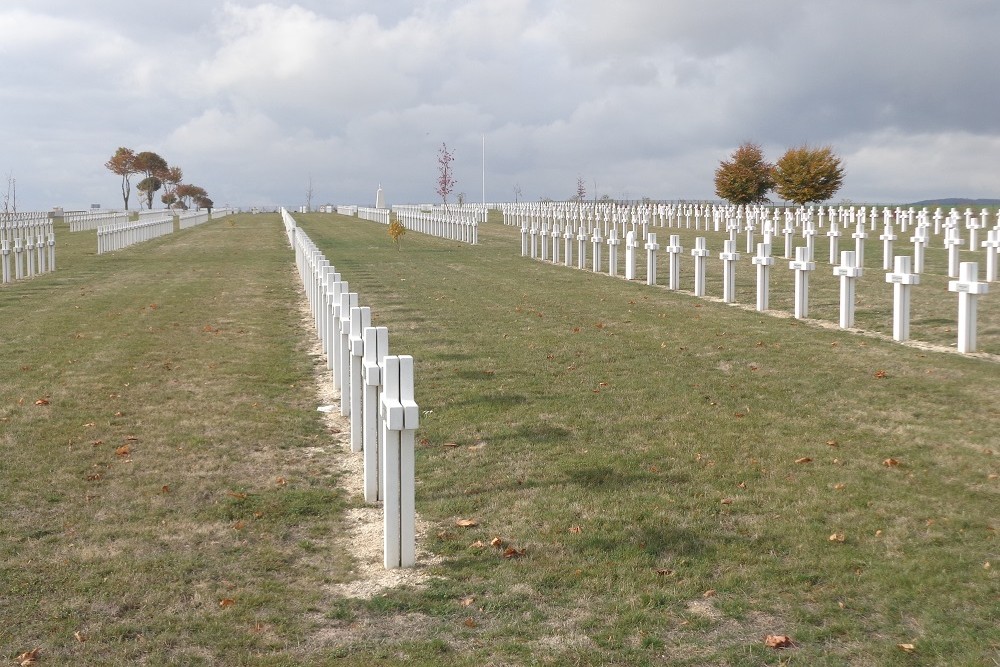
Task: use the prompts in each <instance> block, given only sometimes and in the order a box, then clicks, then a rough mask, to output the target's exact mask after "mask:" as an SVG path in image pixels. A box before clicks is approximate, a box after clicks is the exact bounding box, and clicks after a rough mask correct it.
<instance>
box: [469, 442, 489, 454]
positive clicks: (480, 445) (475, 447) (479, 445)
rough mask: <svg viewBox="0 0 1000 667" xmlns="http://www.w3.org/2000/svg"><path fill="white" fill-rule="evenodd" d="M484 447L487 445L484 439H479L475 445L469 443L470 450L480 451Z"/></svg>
mask: <svg viewBox="0 0 1000 667" xmlns="http://www.w3.org/2000/svg"><path fill="white" fill-rule="evenodd" d="M484 447H486V443H485V442H484V441H482V440H480V441H478V442H477V443H476V444H474V445H469V451H470V452H478V451H479V450H480V449H483V448H484Z"/></svg>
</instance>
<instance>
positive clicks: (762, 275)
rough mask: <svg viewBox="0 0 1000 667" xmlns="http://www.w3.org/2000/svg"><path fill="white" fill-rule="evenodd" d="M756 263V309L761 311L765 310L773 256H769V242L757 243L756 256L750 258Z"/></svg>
mask: <svg viewBox="0 0 1000 667" xmlns="http://www.w3.org/2000/svg"><path fill="white" fill-rule="evenodd" d="M750 261H751V262H753V263H754V264H756V265H757V310H759V311H761V312H763V311H765V310H767V307H768V299H769V292H770V279H771V265H772V264H774V258H773V257H771V244H770V243H758V244H757V256H756V257H753V258H751V260H750Z"/></svg>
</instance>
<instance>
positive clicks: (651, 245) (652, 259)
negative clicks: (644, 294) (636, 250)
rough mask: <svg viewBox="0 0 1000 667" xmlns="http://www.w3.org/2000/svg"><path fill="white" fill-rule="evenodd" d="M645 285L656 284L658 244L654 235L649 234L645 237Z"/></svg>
mask: <svg viewBox="0 0 1000 667" xmlns="http://www.w3.org/2000/svg"><path fill="white" fill-rule="evenodd" d="M645 248H646V284H647V285H655V284H656V251H657V250H659V249H660V244H659V243H657V242H656V234H655V233H653V232H650V233H649V234H647V236H646V245H645Z"/></svg>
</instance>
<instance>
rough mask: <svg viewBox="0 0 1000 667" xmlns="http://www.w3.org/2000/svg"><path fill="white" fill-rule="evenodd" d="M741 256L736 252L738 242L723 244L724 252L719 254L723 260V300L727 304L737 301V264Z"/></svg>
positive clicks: (730, 241) (731, 241)
mask: <svg viewBox="0 0 1000 667" xmlns="http://www.w3.org/2000/svg"><path fill="white" fill-rule="evenodd" d="M739 258H740V255H739V253H737V252H736V242H735V241H733V240H728V241H725V242H723V250H722V252H721V253H719V259H721V260H722V300H723V301H725V302H726V303H733V302H734V301H736V262H737V261H738V260H739Z"/></svg>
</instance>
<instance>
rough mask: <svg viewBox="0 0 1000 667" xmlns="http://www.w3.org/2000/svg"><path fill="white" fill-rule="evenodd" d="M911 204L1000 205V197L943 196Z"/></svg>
mask: <svg viewBox="0 0 1000 667" xmlns="http://www.w3.org/2000/svg"><path fill="white" fill-rule="evenodd" d="M910 206H1000V199H969V198H967V197H943V198H941V199H925V200H923V201H915V202H913V203H912V204H910Z"/></svg>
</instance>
